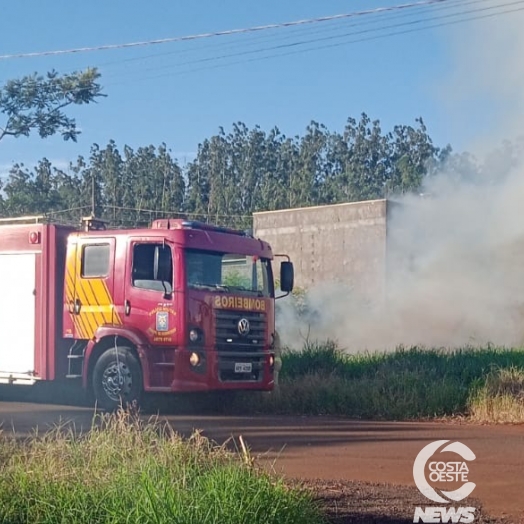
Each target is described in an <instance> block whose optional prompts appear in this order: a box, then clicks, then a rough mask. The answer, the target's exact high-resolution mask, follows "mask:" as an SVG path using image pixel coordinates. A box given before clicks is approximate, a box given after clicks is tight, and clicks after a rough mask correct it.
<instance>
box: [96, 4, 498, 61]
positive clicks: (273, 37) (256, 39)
mask: <svg viewBox="0 0 524 524" xmlns="http://www.w3.org/2000/svg"><path fill="white" fill-rule="evenodd" d="M490 1H492V0H448V1H447V2H446V3H445V4H444V5H423V6H420V7H419V8H418V9H414V10H410V11H406V12H404V11H403V12H399V13H393V14H389V13H378V16H379V17H380V18H383V17H384V16H386V17H387V18H388V20H393V19H401V18H407V17H413V16H418V14H419V13H421V11H426V12H427V11H428V10H430V11H431V12H435V11H443V10H451V9H456V8H457V7H459V6H460V7H462V6H465V5H470V4H479V3H484V2H490ZM376 18H377V17H369V19H363V20H359V21H358V22H353V23H348V22H347V20H344V19H342V20H334V21H332V23H330V24H329V27H322V28H320V29H315V30H312V29H311V28H309V27H296V28H290V29H289V30H288V31H286V32H285V34H274V33H271V34H270V35H267V34H263V35H258V36H257V35H255V36H252V35H249V40H248V41H247V42H246V41H243V42H242V43H241V44H240V45H242V46H243V47H246V46H253V45H257V44H258V43H260V42H264V41H268V40H269V41H271V42H275V41H280V40H290V39H292V38H295V37H296V36H297V35H301V34H309V35H312V34H321V33H326V32H332V31H333V30H334V29H336V27H333V25H334V24H338V25H342V24H343V25H344V28H348V27H355V26H363V25H370V24H375V23H376V22H377V19H376ZM238 46H239V42H238V41H233V42H231V41H229V42H221V43H209V44H204V45H200V46H197V47H195V46H193V47H191V48H189V49H177V50H175V51H167V52H161V53H151V54H146V55H141V56H135V57H131V58H124V59H122V60H111V61H108V62H99V63H97V67H104V66H110V65H126V64H127V63H129V62H136V61H140V60H147V59H150V58H160V57H164V56H172V55H175V54H176V55H181V54H187V53H194V52H198V51H202V50H206V49H210V48H211V49H213V50H216V49H223V48H230V47H238Z"/></svg>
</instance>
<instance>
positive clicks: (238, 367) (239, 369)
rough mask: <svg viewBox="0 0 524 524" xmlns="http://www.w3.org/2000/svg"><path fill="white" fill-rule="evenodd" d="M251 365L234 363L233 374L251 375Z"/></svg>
mask: <svg viewBox="0 0 524 524" xmlns="http://www.w3.org/2000/svg"><path fill="white" fill-rule="evenodd" d="M251 369H252V366H251V363H243V362H235V373H251Z"/></svg>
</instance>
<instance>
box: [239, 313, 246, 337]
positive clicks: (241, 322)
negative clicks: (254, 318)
mask: <svg viewBox="0 0 524 524" xmlns="http://www.w3.org/2000/svg"><path fill="white" fill-rule="evenodd" d="M237 328H238V333H239V334H240V335H242V336H244V337H245V336H246V335H247V334H248V333H249V320H248V319H247V318H241V319H240V320H239V321H238V324H237Z"/></svg>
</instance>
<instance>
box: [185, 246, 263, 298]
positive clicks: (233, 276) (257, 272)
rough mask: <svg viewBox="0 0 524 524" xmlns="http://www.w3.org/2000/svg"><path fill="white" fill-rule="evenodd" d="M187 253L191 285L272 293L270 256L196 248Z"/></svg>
mask: <svg viewBox="0 0 524 524" xmlns="http://www.w3.org/2000/svg"><path fill="white" fill-rule="evenodd" d="M185 254H186V275H187V285H188V287H189V288H192V289H207V290H213V291H222V292H232V293H246V294H249V295H256V296H259V297H268V296H270V293H271V289H272V288H271V285H270V275H271V273H270V271H271V270H270V264H269V260H266V259H261V258H258V257H256V256H251V255H239V254H232V253H218V252H214V251H201V250H197V249H187V250H186V252H185Z"/></svg>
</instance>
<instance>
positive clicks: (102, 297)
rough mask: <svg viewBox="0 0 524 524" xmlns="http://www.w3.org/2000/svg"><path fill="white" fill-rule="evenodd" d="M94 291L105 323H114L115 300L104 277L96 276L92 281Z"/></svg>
mask: <svg viewBox="0 0 524 524" xmlns="http://www.w3.org/2000/svg"><path fill="white" fill-rule="evenodd" d="M90 284H91V287H92V290H93V293H94V295H95V297H96V299H97V302H98V304H99V306H98V308H99V311H100V314H101V316H102V318H103V322H104V323H105V324H112V323H113V300H112V299H111V296H110V295H109V292H108V290H107V287H106V285H105V282H104V279H102V278H96V279H92V280H91V281H90Z"/></svg>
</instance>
